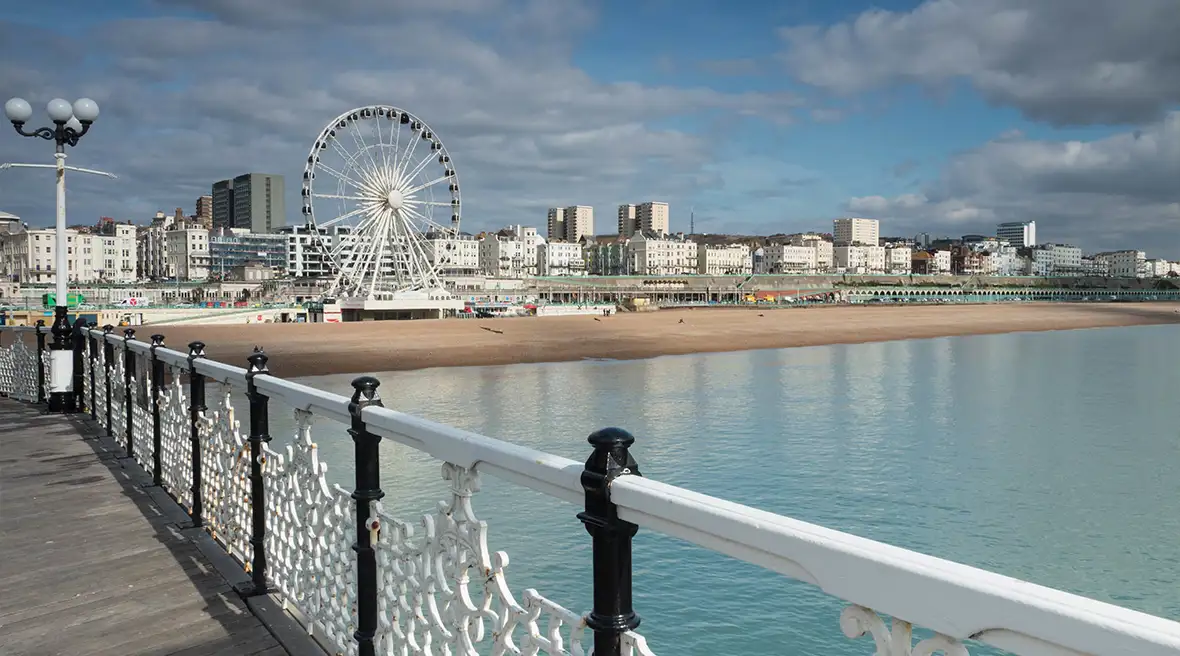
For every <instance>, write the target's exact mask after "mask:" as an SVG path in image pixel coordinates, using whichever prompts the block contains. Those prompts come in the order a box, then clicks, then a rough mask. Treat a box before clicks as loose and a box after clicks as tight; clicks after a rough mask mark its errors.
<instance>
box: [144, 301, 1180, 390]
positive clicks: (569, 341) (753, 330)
mask: <svg viewBox="0 0 1180 656" xmlns="http://www.w3.org/2000/svg"><path fill="white" fill-rule="evenodd" d="M1169 323H1175V324H1180V304H1176V303H1093V304H1080V303H1079V304H1065V303H1045V304H1037V303H1023V304H1019V305H960V306H954V305H943V306H840V307H816V308H806V309H802V308H800V309H782V310H773V309H754V308H724V309H721V308H718V309H714V308H700V309H688V310H661V311H657V312H644V313H621V314H616V315H613V316H611V317H594V316H574V317H545V318H536V317H525V318H514V319H488V320H481V319H447V320H431V321H381V322H362V323H346V324H249V325H245V324H242V325H223V326H217V325H208V326H201V325H188V326H176V325H166V326H158V327H154V326H141V327H139V330H138V332H139V334H140V335H139V336H140V337H141V338H146V337H147V336H148V335H151V334H152V333H155V332H160V333H162V334H164V335H165V336H166V340H167V345H168V346H169V347H171V348H175V349H184V348H185V345H187V344H188V343H189V342H190V341H193V340H197V339H199V340H201V341H203V342H205V344H206V353H207V354H208V355H209V357H212V358H215V359H218V360H221V361H222V362H226V363H230V364H239V365H242V366H245V365H246V356H247V355H249V353H250V351H251V349H252V348H253V347H254V346H255V345H259V346H262V347H264V348H265V349H266V352H267V353H268V354H269V355H270V356H271V357H270V368H271V371H272V372H273V373H275V374H276V375H280V376H312V375H322V374H335V373H362V372H378V371H394V370H406V369H421V368H426V367H455V366H473V365H501V364H513V363H520V362H561V361H569V360H582V359H586V358H614V359H638V358H649V357H654V356H659V355H677V354H685V353H706V352H718V351H739V350H748V349H769V348H786V347H793V346H816V345H822V344H855V343H861V342H876V341H888V340H897V339H918V338H927V337H947V336H955V335H980V334H991V333H1008V332H1020V331H1044V330H1066V329H1077V328H1101V327H1114V326H1138V325H1151V324H1169ZM487 329H493V330H495V331H501V332H493V331H492V330H487Z"/></svg>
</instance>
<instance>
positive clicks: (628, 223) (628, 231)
mask: <svg viewBox="0 0 1180 656" xmlns="http://www.w3.org/2000/svg"><path fill="white" fill-rule="evenodd" d="M637 229H638V228H637V226H636V225H635V206H634V205H619V237H621V238H623V239H629V238H630V237H631V236H632V235H634V234H635V232H636V231H637Z"/></svg>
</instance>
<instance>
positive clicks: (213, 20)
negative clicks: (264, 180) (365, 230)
mask: <svg viewBox="0 0 1180 656" xmlns="http://www.w3.org/2000/svg"><path fill="white" fill-rule="evenodd" d="M1170 2H1171V0H1141V1H1139V2H1136V3H1132V4H1127V3H1122V2H1115V1H1114V0H1091V1H1090V2H1089V4H1088V5H1087V7H1088V11H1086V12H1078V11H1076V10H1075V9H1076V5H1074V4H1071V2H1070V1H1069V0H1038V1H1036V2H1022V1H1017V0H976V1H974V2H971V3H965V2H961V1H959V2H956V1H954V0H927V1H926V2H914V1H908V2H902V1H899V0H893V1H888V2H881V1H878V2H874V3H868V2H859V1H854V0H840V1H831V2H818V1H805V2H792V3H775V2H755V1H752V0H746V1H743V2H737V3H733V2H728V3H723V2H708V1H706V0H682V1H677V2H672V1H671V0H631V1H630V2H616V1H614V0H605V1H601V2H594V1H586V2H581V1H579V0H546V1H541V0H437V1H428V0H396V1H394V2H389V1H387V0H386V1H379V0H338V1H337V2H334V3H330V4H326V3H321V2H316V1H314V0H291V1H290V2H288V3H286V4H285V5H284V6H285V10H284V11H283V12H281V13H280V14H275V13H274V12H273V11H271V10H272V9H273V4H271V3H266V2H262V1H261V0H126V1H124V2H119V3H93V2H83V1H81V0H68V1H65V2H60V3H58V5H57V6H58V10H57V11H55V14H54V15H55V16H62V17H65V18H64V21H59V20H58V19H56V18H55V21H54V22H53V23H49V22H46V19H45V18H44V13H43V12H40V11H35V10H34V7H33V5H31V4H25V5H20V6H17V7H15V8H14V9H13V10H10V11H9V12H7V14H6V17H5V22H4V23H0V32H2V33H0V37H3V39H2V40H0V42H2V43H3V45H0V49H2V50H3V53H2V54H3V58H2V59H0V92H2V93H4V94H5V97H9V96H14V95H20V96H25V97H27V98H28V99H29V100H30V101H31V102H33V103H34V105H35V106H36V107H37V109H38V111H40V107H41V106H43V105H44V102H45V101H47V100H48V99H49V98H50V97H53V96H54V95H63V96H66V97H68V98H74V97H77V96H79V95H83V94H85V95H90V96H92V97H95V98H96V99H97V100H99V102H100V104H102V106H103V109H104V112H103V116H102V117H101V118H100V120H99V122H98V123H96V125H95V129H94V133H93V135H88V136H87V137H86V139H84V140H83V142H82V145H81V146H80V147H79V148H77V149H76V150H75V151H73V152H71V163H74V164H77V165H79V166H92V167H94V168H100V169H105V170H111V171H113V172H115V173H117V174H119V175H120V180H119V181H117V182H111V181H103V180H98V179H83V178H81V177H80V176H75V177H74V178H72V179H71V181H70V182H71V184H70V208H71V210H70V215H71V221H73V222H89V221H92V220H94V219H95V218H97V216H99V215H108V216H115V217H117V218H120V219H132V220H136V221H145V220H147V219H148V218H150V216H151V214H153V213H154V212H155V211H156V210H164V211H168V212H171V211H172V209H174V208H175V207H183V208H185V209H186V211H190V212H191V211H192V206H193V202H194V199H195V197H196V196H197V195H199V194H200V193H202V192H204V193H208V192H207V189H208V186H209V184H211V182H213V181H214V180H216V179H220V178H224V177H230V176H232V175H235V174H238V173H241V172H245V171H246V170H261V171H267V172H275V173H281V174H283V175H285V176H286V177H287V179H288V217H287V219H288V222H289V223H296V222H299V221H301V217H300V216H299V212H298V208H299V190H298V179H299V176H300V175H301V171H302V168H301V167H302V163H303V160H304V158H305V156H306V152H307V149H308V148H309V146H310V144H311V142H312V141H313V140H314V138H315V135H316V133H317V132H318V131H319V129H320V128H321V127H322V126H323V124H324V123H326V122H327V121H329V120H330V119H331V118H332V117H333V116H335V115H337V114H339V113H340V112H343V111H346V110H348V109H350V108H352V107H358V106H362V105H365V104H369V103H388V104H392V105H396V106H399V107H402V108H404V109H407V110H409V111H411V112H414V113H415V114H417V115H419V116H421V117H422V118H423V119H425V120H426V121H427V122H429V123H430V124H431V126H432V127H433V128H434V129H435V130H436V132H437V134H438V135H439V136H440V137H441V138H442V139H443V141H444V142H445V143H446V144H447V148H448V150H449V151H450V152H451V153H452V155H453V156H454V159H455V162H456V165H457V169H458V170H459V173H460V177H461V179H462V180H463V183H464V216H463V226H464V228H465V229H466V230H469V231H478V230H483V229H495V228H498V227H501V226H502V225H504V224H509V223H531V224H536V225H540V224H541V223H543V220H544V210H545V208H546V207H548V206H550V205H565V204H592V205H594V206H595V208H596V214H597V217H596V218H597V221H596V223H597V226H596V227H597V232H599V233H609V232H611V230H612V224H613V216H614V209H615V206H616V205H617V204H619V203H624V202H639V201H643V200H649V199H655V200H667V201H669V202H670V203H671V204H672V221H673V228H674V229H687V227H688V225H687V223H688V212H689V208H690V207H695V208H696V215H697V218H698V225H697V227H698V229H699V230H708V231H726V232H744V233H762V234H768V233H775V232H792V231H798V230H826V229H830V225H831V219H833V218H835V217H838V216H846V215H863V216H872V217H875V218H880V219H881V220H882V221H883V232H885V233H887V234H901V235H905V234H913V233H914V232H917V231H929V232H933V233H936V234H946V235H960V234H965V233H978V232H990V231H991V230H992V227H993V224H994V223H995V222H997V221H1001V220H1017V219H1035V220H1037V221H1038V223H1039V224H1040V226H1039V227H1040V230H1039V232H1040V234H1041V235H1042V236H1043V238H1046V239H1049V240H1053V241H1067V242H1073V243H1079V244H1080V245H1082V246H1083V247H1084V248H1085V249H1086V250H1088V251H1095V250H1100V249H1107V248H1123V247H1138V248H1144V249H1146V250H1148V251H1149V255H1152V256H1160V257H1173V258H1180V238H1178V237H1177V236H1176V234H1177V231H1176V228H1177V227H1180V198H1178V197H1177V195H1176V194H1177V192H1176V185H1175V183H1174V181H1175V180H1176V179H1177V178H1176V177H1175V175H1174V173H1176V174H1180V147H1178V146H1177V144H1178V142H1180V119H1177V118H1176V116H1177V114H1176V113H1175V112H1176V111H1177V107H1178V103H1180V73H1177V71H1176V70H1175V69H1176V66H1175V65H1174V62H1175V61H1177V57H1178V56H1180V52H1178V50H1180V46H1177V45H1175V43H1174V42H1175V41H1176V40H1175V39H1174V34H1175V33H1176V32H1175V30H1176V29H1180V19H1178V18H1177V14H1178V13H1180V12H1176V11H1175V10H1174V5H1170ZM47 40H48V43H47ZM50 44H52V45H50ZM31 142H32V140H22V139H19V138H18V137H17V136H16V135H15V134H11V133H10V136H9V137H6V138H3V139H0V160H2V161H30V160H32V159H35V158H37V157H41V158H43V159H46V160H48V158H49V155H50V153H49V152H48V150H47V148H46V146H47V144H42V145H35V144H33V143H31ZM1071 142H1072V143H1071ZM37 175H38V174H36V173H34V172H32V171H22V172H15V171H9V172H6V173H3V174H0V209H4V210H6V211H11V212H14V213H17V214H19V215H21V216H22V217H24V218H25V219H26V220H27V221H29V222H30V223H34V224H43V223H47V222H48V221H49V219H50V217H51V216H52V189H51V182H52V181H51V180H42V179H40V178H38V177H37ZM42 177H44V176H42ZM1169 180H1170V182H1169Z"/></svg>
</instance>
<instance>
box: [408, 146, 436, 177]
mask: <svg viewBox="0 0 1180 656" xmlns="http://www.w3.org/2000/svg"><path fill="white" fill-rule="evenodd" d="M433 161H434V153H433V152H431V153H430V154H428V155H426V157H424V158H422V161H420V162H418V164H417V165H416V166H414V170H413V171H410V173H409V174H408V175H406V176H405V177H404V178H403V180H405V181H406V182H408V181H410V180H413V179H414V178H415V177H417V175H418V174H419V173H421V172H422V170H423V169H425V168H426V165H427V164H429V163H430V162H433Z"/></svg>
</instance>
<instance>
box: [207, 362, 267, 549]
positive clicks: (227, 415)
mask: <svg viewBox="0 0 1180 656" xmlns="http://www.w3.org/2000/svg"><path fill="white" fill-rule="evenodd" d="M221 391H222V394H221V399H220V401H219V402H218V403H217V404H216V405H214V407H212V408H210V410H208V411H206V412H204V413H202V415H201V418H200V424H199V425H198V428H199V430H200V436H201V496H202V501H204V510H205V527H206V529H207V530H208V531H209V534H210V535H212V536H213V538H214V539H215V540H217V541H218V542H220V543H221V544H222V546H224V547H225V550H226V551H228V552H229V553H230V555H232V556H233V557H234V558H237V559H238V562H240V563H241V564H242V565H243V567H244V569H245V570H246V571H250V562H251V560H252V558H253V555H254V550H253V547H252V546H251V545H250V536H251V524H250V522H251V514H250V513H251V510H250V508H251V506H250V503H251V497H250V445H249V444H248V443H247V442H246V441H245V440H243V439H242V434H241V431H240V430H239V428H240V422H239V421H238V420H237V419H236V418H235V416H234V406H233V404H232V403H231V402H230V397H231V395H232V392H233V390H232V388H231V387H230V386H229V385H223V386H222V388H221Z"/></svg>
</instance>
